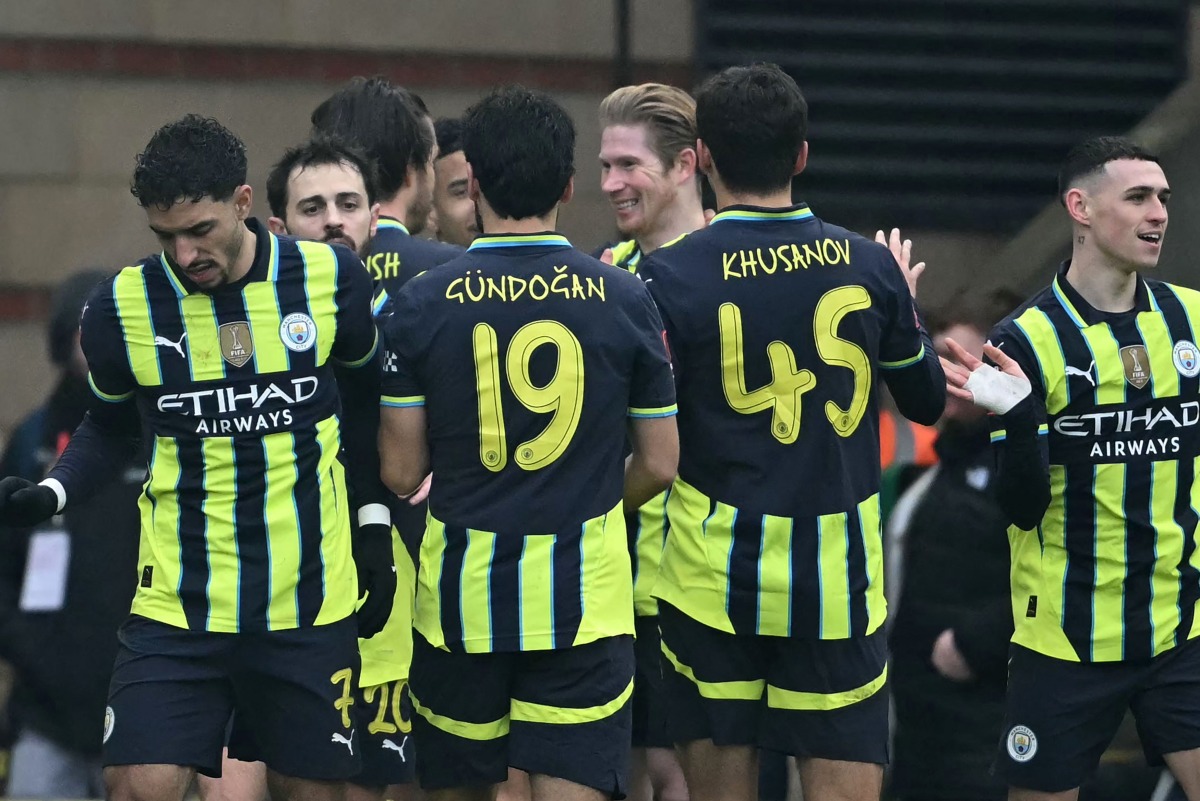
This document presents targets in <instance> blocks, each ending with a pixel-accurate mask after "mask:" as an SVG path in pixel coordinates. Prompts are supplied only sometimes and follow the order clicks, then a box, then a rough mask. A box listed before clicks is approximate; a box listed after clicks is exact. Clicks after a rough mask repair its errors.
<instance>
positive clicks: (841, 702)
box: [767, 665, 888, 712]
mask: <svg viewBox="0 0 1200 801" xmlns="http://www.w3.org/2000/svg"><path fill="white" fill-rule="evenodd" d="M887 674H888V671H887V665H884V666H883V672H882V673H880V674H879V675H878V676H876V677H875V678H873V679H871V680H870V681H869V682H867V683H866V684H864V685H862V686H861V687H855V688H854V689H853V690H842V691H840V692H836V693H809V692H798V691H796V690H785V689H783V688H782V687H776V686H774V685H772V684H768V685H767V706H769V707H771V708H772V709H795V710H805V711H812V710H818V711H822V712H827V711H829V710H831V709H842V708H843V707H847V706H851V705H853V704H857V703H858V702H859V701H865V700H867V699H868V698H870V697H871V696H872V695H874V694H875V693H877V692H879V691H880V690H882V689H883V686H884V685H885V684H887Z"/></svg>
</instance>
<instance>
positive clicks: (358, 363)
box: [342, 328, 379, 368]
mask: <svg viewBox="0 0 1200 801" xmlns="http://www.w3.org/2000/svg"><path fill="white" fill-rule="evenodd" d="M377 350H379V329H378V328H376V329H374V333H373V336H372V339H371V349H370V350H368V351H367V354H366V355H365V356H363V357H362V358H361V359H355V360H354V361H352V362H342V364H343V365H344V366H346V367H350V368H354V367H362V366H363V365H364V364H366V363H367V362H369V361H371V357H372V356H374V355H375V351H377Z"/></svg>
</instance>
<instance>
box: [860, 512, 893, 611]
mask: <svg viewBox="0 0 1200 801" xmlns="http://www.w3.org/2000/svg"><path fill="white" fill-rule="evenodd" d="M858 517H859V521H860V523H861V526H862V536H863V547H864V550H865V551H866V554H867V581H868V584H867V632H866V633H867V634H871V633H872V632H874V631H875V630H877V629H878V628H879V627H880V626H882V625H883V621H884V620H886V619H887V597H886V596H885V595H884V594H883V526H882V524H881V518H880V512H879V494H878V493H876V494H874V495H872V496H871V497H870V498H867V499H866V500H865V501H863V502H862V503H860V504H859V505H858Z"/></svg>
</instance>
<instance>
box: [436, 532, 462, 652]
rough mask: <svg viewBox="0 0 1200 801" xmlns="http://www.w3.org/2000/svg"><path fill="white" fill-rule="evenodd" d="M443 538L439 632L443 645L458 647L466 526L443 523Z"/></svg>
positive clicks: (460, 641) (439, 580) (460, 625)
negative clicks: (440, 626)
mask: <svg viewBox="0 0 1200 801" xmlns="http://www.w3.org/2000/svg"><path fill="white" fill-rule="evenodd" d="M444 536H445V538H446V542H445V545H444V546H443V548H442V574H441V576H440V577H439V579H438V597H440V598H441V599H442V615H441V623H442V635H443V636H444V637H445V638H446V646H447V647H448V648H450V650H452V651H453V650H457V648H458V647H460V646H461V645H462V642H463V638H464V630H463V619H462V606H461V603H460V599H461V598H462V592H463V590H464V587H463V583H462V571H463V562H465V561H466V557H467V530H466V529H465V528H460V527H458V526H446V527H445V535H444Z"/></svg>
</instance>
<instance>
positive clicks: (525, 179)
mask: <svg viewBox="0 0 1200 801" xmlns="http://www.w3.org/2000/svg"><path fill="white" fill-rule="evenodd" d="M463 154H464V155H465V156H466V159H467V163H469V164H470V165H471V171H472V174H473V175H474V176H475V179H476V180H477V181H479V191H480V192H482V193H483V196H484V199H486V200H487V202H488V205H489V206H491V207H492V209H493V210H494V211H495V212H496V213H497V214H499V215H500V216H501V217H505V218H508V219H514V220H521V219H526V218H528V217H543V216H545V215H547V214H549V213H550V212H551V211H552V210H553V209H554V207H555V205H556V204H557V203H558V202H559V200H560V199H562V196H563V192H565V191H566V189H567V184H568V183H570V181H571V177H572V176H573V175H574V174H575V123H573V122H572V121H571V116H570V115H569V114H567V111H566V109H564V108H563V107H562V106H561V105H559V103H558V101H556V100H555V99H554V98H552V97H551V96H550V95H548V94H546V93H545V92H539V91H537V90H534V89H526V88H525V87H523V86H506V87H502V88H500V89H496V90H495V91H493V92H492V93H491V94H489V95H488V96H487V97H485V98H483V99H482V100H480V101H479V102H478V103H476V104H475V105H473V106H471V108H469V109H467V113H466V116H464V117H463Z"/></svg>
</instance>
